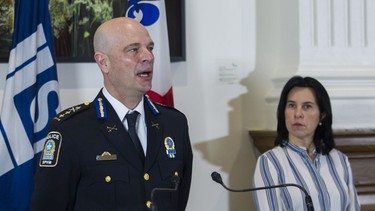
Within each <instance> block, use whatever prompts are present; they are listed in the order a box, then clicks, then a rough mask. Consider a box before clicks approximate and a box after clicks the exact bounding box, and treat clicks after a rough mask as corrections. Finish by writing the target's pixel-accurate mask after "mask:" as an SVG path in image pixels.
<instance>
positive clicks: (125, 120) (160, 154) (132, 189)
mask: <svg viewBox="0 0 375 211" xmlns="http://www.w3.org/2000/svg"><path fill="white" fill-rule="evenodd" d="M153 47H154V43H153V41H152V39H151V37H150V35H149V33H148V32H147V30H146V29H145V28H144V27H143V26H142V25H141V24H140V23H139V22H137V21H135V20H133V19H129V18H125V17H121V18H115V19H112V20H109V21H107V22H105V23H103V24H102V25H101V26H100V27H99V28H98V29H97V31H96V33H95V35H94V49H95V55H94V57H95V61H96V63H97V64H98V66H99V68H100V70H101V72H102V74H103V84H104V87H103V88H102V89H101V90H100V91H99V94H98V95H97V97H96V98H95V99H94V101H92V102H90V103H83V104H81V105H76V106H73V107H71V108H69V109H67V110H65V111H63V112H61V113H60V114H58V115H57V116H56V117H55V118H54V120H53V121H52V123H51V124H50V127H49V134H48V136H47V139H46V142H45V146H44V149H43V151H42V153H41V155H40V160H39V163H38V168H37V172H36V174H35V177H34V181H35V186H34V192H33V196H32V202H31V207H32V210H35V211H42V210H54V211H58V210H84V211H91V210H105V211H109V210H129V211H146V210H151V209H153V210H156V208H157V210H160V211H168V210H171V211H172V210H173V211H176V210H177V211H180V210H181V211H182V210H185V208H186V205H187V201H188V197H189V191H190V184H191V174H192V158H193V154H192V148H191V143H190V139H189V131H188V124H187V119H186V117H185V115H184V114H182V113H181V112H179V111H178V110H176V109H174V108H170V107H167V106H163V105H159V104H156V103H154V102H152V101H151V100H150V99H149V98H148V97H147V96H146V95H145V93H146V92H147V91H148V90H150V89H151V86H152V83H151V81H152V74H153V62H154V55H153V53H152V50H153ZM132 114H135V115H132ZM130 116H135V118H134V119H135V121H136V122H135V123H131V122H130V121H131V120H130V119H131V117H130ZM133 124H135V126H131V125H133ZM131 128H135V129H134V130H135V134H136V135H134V133H133V132H132V129H131ZM156 188H167V189H171V190H172V191H158V190H157V189H156ZM174 189H176V191H173V190H174ZM153 190H154V192H153ZM152 193H153V194H152ZM151 195H152V196H153V197H151Z"/></svg>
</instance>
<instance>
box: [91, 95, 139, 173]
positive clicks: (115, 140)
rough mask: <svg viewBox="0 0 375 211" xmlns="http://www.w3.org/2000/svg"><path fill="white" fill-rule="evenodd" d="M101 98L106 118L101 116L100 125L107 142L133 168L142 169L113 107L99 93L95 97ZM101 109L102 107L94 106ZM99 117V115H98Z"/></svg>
mask: <svg viewBox="0 0 375 211" xmlns="http://www.w3.org/2000/svg"><path fill="white" fill-rule="evenodd" d="M95 100H96V101H97V100H101V101H102V103H103V104H105V113H106V114H107V115H105V116H106V118H103V124H102V126H101V131H102V133H103V135H104V136H105V137H106V139H107V140H108V142H109V143H110V144H111V145H113V146H114V147H115V148H116V149H117V150H118V152H119V154H120V155H121V156H122V157H123V158H125V159H126V160H127V161H128V162H129V163H130V164H131V165H133V166H134V167H135V168H137V169H139V170H140V171H143V164H142V161H141V158H140V157H139V156H138V153H137V150H136V148H135V146H134V144H133V142H132V141H131V138H130V136H129V134H128V132H127V131H126V130H125V127H124V125H123V124H122V122H121V120H120V119H119V117H118V116H117V114H116V112H115V110H114V109H113V107H112V106H111V105H110V104H109V103H108V102H107V100H106V99H105V98H104V96H103V95H101V93H100V94H99V95H98V97H97V98H96V99H95ZM96 109H97V110H98V109H101V110H103V108H99V107H97V108H96ZM98 118H100V117H98Z"/></svg>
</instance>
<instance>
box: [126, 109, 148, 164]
mask: <svg viewBox="0 0 375 211" xmlns="http://www.w3.org/2000/svg"><path fill="white" fill-rule="evenodd" d="M138 114H139V113H138V112H137V111H134V112H132V113H127V114H126V116H125V117H126V120H127V121H128V127H129V128H128V132H129V135H130V138H131V139H132V141H133V143H134V145H135V148H137V151H138V154H139V156H140V157H141V159H142V162H144V160H145V154H144V152H143V147H142V145H141V141H140V140H139V137H138V135H137V131H136V130H135V123H136V122H137V116H138Z"/></svg>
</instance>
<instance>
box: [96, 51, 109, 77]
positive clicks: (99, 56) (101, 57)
mask: <svg viewBox="0 0 375 211" xmlns="http://www.w3.org/2000/svg"><path fill="white" fill-rule="evenodd" d="M94 58H95V61H96V63H97V64H98V65H99V67H100V70H101V71H102V72H103V73H108V66H109V59H108V56H107V55H105V54H104V53H101V52H96V53H95V55H94Z"/></svg>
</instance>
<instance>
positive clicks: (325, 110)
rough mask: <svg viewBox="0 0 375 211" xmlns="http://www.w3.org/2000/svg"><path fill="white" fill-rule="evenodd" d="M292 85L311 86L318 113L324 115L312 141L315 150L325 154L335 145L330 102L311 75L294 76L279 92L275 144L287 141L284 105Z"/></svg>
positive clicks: (323, 89) (282, 143)
mask: <svg viewBox="0 0 375 211" xmlns="http://www.w3.org/2000/svg"><path fill="white" fill-rule="evenodd" d="M294 87H305V88H311V89H312V91H313V92H314V94H315V98H316V101H317V104H318V106H319V110H320V114H321V115H324V118H323V119H322V120H321V123H322V124H321V125H318V127H317V128H316V130H315V134H314V140H313V141H314V144H315V147H316V151H317V152H318V153H322V154H323V155H326V154H328V153H329V152H330V151H331V149H333V148H334V147H335V141H334V139H333V133H332V109H331V103H330V99H329V96H328V93H327V91H326V89H325V88H324V87H323V85H322V84H321V83H320V82H319V81H317V80H316V79H314V78H311V77H301V76H294V77H292V78H291V79H289V81H288V82H287V83H286V84H285V86H284V88H283V90H282V92H281V96H280V101H279V105H278V107H277V136H276V140H275V145H276V146H278V145H279V146H281V147H285V141H288V136H289V132H288V130H287V128H286V124H285V107H286V103H287V98H288V94H289V92H290V90H292V89H293V88H294ZM321 117H322V116H321Z"/></svg>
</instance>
